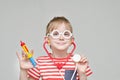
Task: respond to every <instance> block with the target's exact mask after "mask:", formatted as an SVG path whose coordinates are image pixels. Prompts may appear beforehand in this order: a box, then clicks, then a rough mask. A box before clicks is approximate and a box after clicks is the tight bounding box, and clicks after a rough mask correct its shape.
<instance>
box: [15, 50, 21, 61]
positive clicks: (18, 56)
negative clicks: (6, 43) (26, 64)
mask: <svg viewBox="0 0 120 80" xmlns="http://www.w3.org/2000/svg"><path fill="white" fill-rule="evenodd" d="M16 55H17V58H18V60H19V61H20V60H21V57H20V54H19V53H18V52H16Z"/></svg>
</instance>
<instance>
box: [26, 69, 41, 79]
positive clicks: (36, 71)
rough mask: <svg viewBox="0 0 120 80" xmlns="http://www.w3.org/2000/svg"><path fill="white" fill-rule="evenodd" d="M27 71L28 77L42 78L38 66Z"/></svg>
mask: <svg viewBox="0 0 120 80" xmlns="http://www.w3.org/2000/svg"><path fill="white" fill-rule="evenodd" d="M27 73H28V77H32V78H33V79H35V80H39V78H40V71H39V69H38V68H37V67H35V68H31V69H29V70H28V71H27Z"/></svg>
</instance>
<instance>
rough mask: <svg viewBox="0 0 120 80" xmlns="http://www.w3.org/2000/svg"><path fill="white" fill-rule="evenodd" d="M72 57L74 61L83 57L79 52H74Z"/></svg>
mask: <svg viewBox="0 0 120 80" xmlns="http://www.w3.org/2000/svg"><path fill="white" fill-rule="evenodd" d="M72 59H73V61H74V62H79V61H80V59H81V56H80V55H79V54H74V55H73V57H72Z"/></svg>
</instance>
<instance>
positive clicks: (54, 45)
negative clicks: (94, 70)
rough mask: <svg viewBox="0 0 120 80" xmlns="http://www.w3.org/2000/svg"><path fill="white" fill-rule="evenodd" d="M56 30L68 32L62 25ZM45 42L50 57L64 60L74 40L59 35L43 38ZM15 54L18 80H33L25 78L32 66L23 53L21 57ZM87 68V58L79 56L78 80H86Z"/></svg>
mask: <svg viewBox="0 0 120 80" xmlns="http://www.w3.org/2000/svg"><path fill="white" fill-rule="evenodd" d="M57 30H59V31H60V32H63V31H65V30H70V29H68V28H66V26H65V25H64V23H62V24H61V25H58V28H57ZM45 40H46V41H48V40H49V41H50V46H51V50H52V57H54V58H65V57H67V56H68V53H67V50H68V48H69V46H70V45H71V42H72V41H74V38H73V37H71V38H70V39H64V37H63V36H62V35H61V36H60V37H59V38H58V39H53V38H52V37H51V36H48V37H46V38H45ZM63 45H64V46H63ZM31 53H32V54H33V50H32V51H31ZM16 54H17V57H18V60H19V65H20V77H19V80H33V79H32V78H28V77H27V69H30V68H33V66H32V64H31V63H30V61H29V60H28V59H27V58H26V55H25V53H24V52H22V56H21V55H19V53H17V52H16ZM87 66H88V60H87V58H86V57H85V56H81V60H80V62H78V63H77V72H78V75H79V79H80V80H87V76H86V75H85V71H86V69H87Z"/></svg>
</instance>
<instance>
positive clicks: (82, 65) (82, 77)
mask: <svg viewBox="0 0 120 80" xmlns="http://www.w3.org/2000/svg"><path fill="white" fill-rule="evenodd" d="M87 66H88V61H87V58H86V57H84V56H81V60H80V62H78V63H77V67H78V68H77V72H78V75H79V80H87V75H86V69H87Z"/></svg>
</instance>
